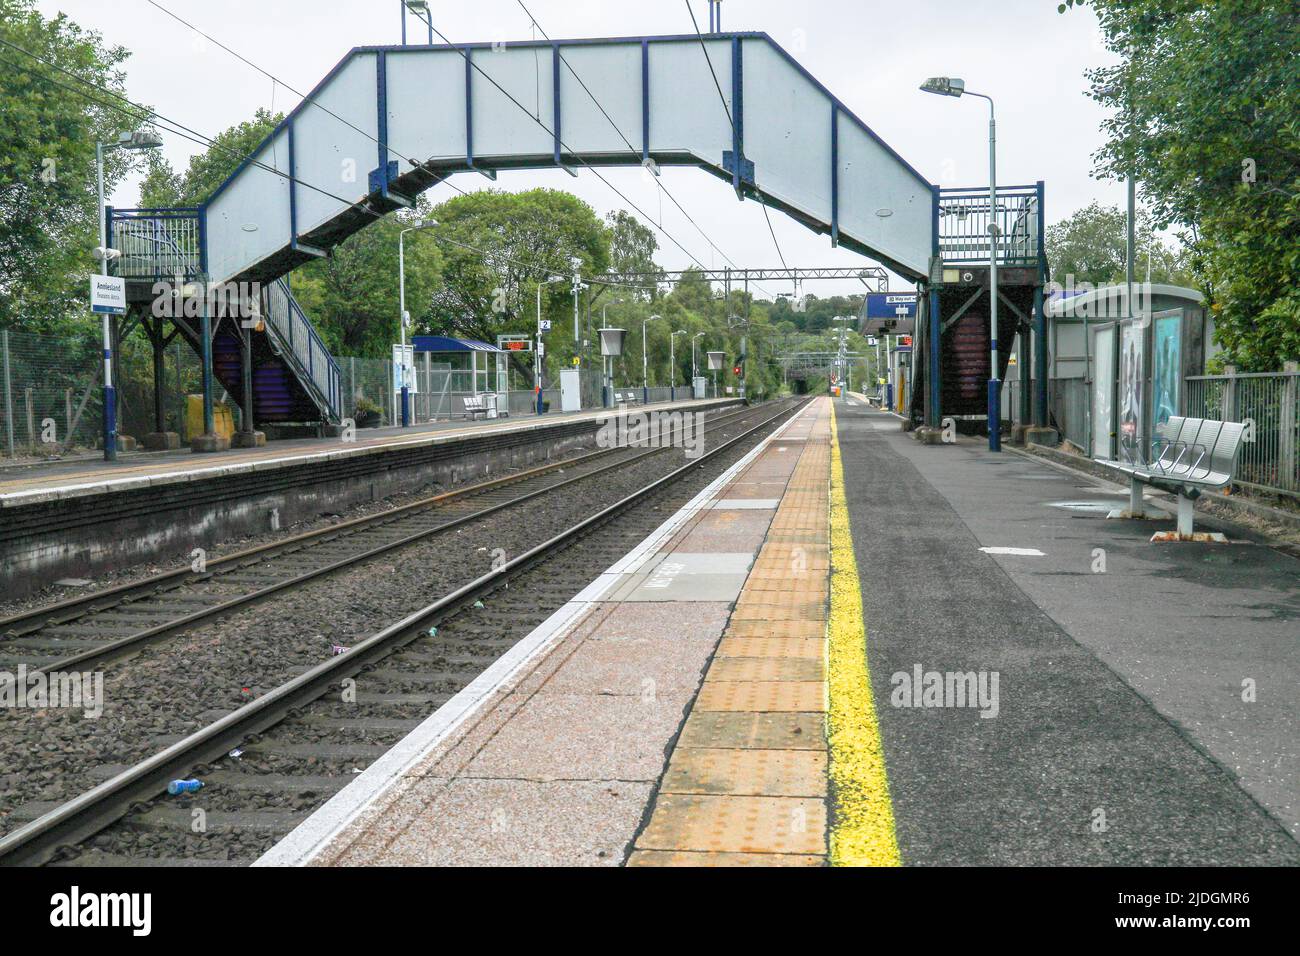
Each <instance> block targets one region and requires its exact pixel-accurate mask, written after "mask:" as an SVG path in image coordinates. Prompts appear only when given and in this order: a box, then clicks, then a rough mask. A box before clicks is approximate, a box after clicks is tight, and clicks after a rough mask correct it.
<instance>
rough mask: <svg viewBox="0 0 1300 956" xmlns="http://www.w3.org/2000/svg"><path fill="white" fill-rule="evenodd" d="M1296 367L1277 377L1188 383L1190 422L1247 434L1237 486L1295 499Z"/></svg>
mask: <svg viewBox="0 0 1300 956" xmlns="http://www.w3.org/2000/svg"><path fill="white" fill-rule="evenodd" d="M1297 391H1300V366H1297V364H1296V363H1295V362H1288V363H1287V366H1286V369H1285V370H1284V371H1282V372H1263V373H1248V374H1237V373H1236V372H1235V371H1234V370H1232V369H1231V368H1229V369H1228V370H1227V372H1226V374H1224V375H1195V376H1190V377H1188V379H1187V402H1186V405H1185V408H1186V413H1187V415H1188V416H1189V417H1191V418H1217V419H1219V420H1221V421H1228V422H1242V423H1243V424H1245V425H1246V426H1247V427H1246V433H1245V435H1244V436H1243V441H1242V446H1241V458H1240V460H1239V462H1238V465H1237V475H1236V479H1235V480H1237V481H1240V482H1241V483H1243V484H1248V485H1254V486H1256V487H1259V488H1262V489H1264V490H1266V491H1272V492H1282V493H1285V494H1289V495H1295V494H1300V460H1298V458H1297V453H1296V449H1297V447H1298V446H1300V403H1298V401H1297V398H1298V396H1297Z"/></svg>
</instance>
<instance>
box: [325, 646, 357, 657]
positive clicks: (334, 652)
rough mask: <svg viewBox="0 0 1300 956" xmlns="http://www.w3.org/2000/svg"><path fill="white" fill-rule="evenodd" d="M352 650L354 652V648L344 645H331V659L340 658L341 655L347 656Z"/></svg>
mask: <svg viewBox="0 0 1300 956" xmlns="http://www.w3.org/2000/svg"><path fill="white" fill-rule="evenodd" d="M350 650H352V648H350V647H344V646H343V645H342V644H331V645H330V656H331V657H338V656H339V655H341V654H346V653H347V652H348V651H350Z"/></svg>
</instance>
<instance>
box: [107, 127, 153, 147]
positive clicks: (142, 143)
mask: <svg viewBox="0 0 1300 956" xmlns="http://www.w3.org/2000/svg"><path fill="white" fill-rule="evenodd" d="M162 144H163V143H162V137H160V136H159V135H158V134H157V133H155V132H154V131H153V130H146V129H137V130H131V131H129V132H121V133H118V134H117V143H116V146H117V148H118V149H157V148H158V147H159V146H161V145H162Z"/></svg>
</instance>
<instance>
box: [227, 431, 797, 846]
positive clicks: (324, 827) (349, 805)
mask: <svg viewBox="0 0 1300 956" xmlns="http://www.w3.org/2000/svg"><path fill="white" fill-rule="evenodd" d="M810 407H811V406H810ZM807 411H808V409H807V408H805V409H803V410H801V411H800V412H799V414H797V415H794V416H793V417H791V418H790V419H789V420H787V421H786V422H785V423H784V424H782V425H781V427H780V428H778V429H777V430H776V431H774V432H773V433H772V434H771V435H768V436H767V437H766V438H764V439H763V440H762V441H761V442H759V443H758V444H757V445H755V446H754V447H753V448H752V449H751V450H750V451H749V452H748V453H747V454H746V455H745V456H744V457H743V458H741V459H740V460H739V461H737V462H736V463H735V464H733V465H732V466H731V467H730V468H728V469H727V470H726V471H724V472H723V473H722V474H721V475H719V476H718V477H717V478H715V479H714V480H713V481H712V482H710V483H709V485H708V486H707V487H705V488H704V489H703V490H702V491H700V493H699V494H697V495H696V496H695V497H694V498H692V499H691V500H690V501H689V502H688V503H687V504H685V505H684V506H683V507H682V508H681V509H680V510H678V511H677V512H676V513H675V514H673V515H672V516H671V517H669V518H668V519H667V520H666V521H665V522H664V523H663V524H661V525H660V526H659V527H658V528H656V529H655V530H654V531H652V532H651V533H650V534H649V535H648V536H647V537H646V538H645V539H644V540H642V541H641V543H640V544H638V545H637V546H636V547H635V548H633V549H632V551H630V552H629V553H628V554H627V555H626V556H624V557H623V558H620V559H619V561H618V562H616V563H615V564H614V565H613V566H611V567H610V569H609V570H607V571H605V572H604V573H603V574H601V575H599V576H598V577H597V579H596V580H595V581H593V582H592V584H590V585H588V586H587V587H586V588H584V589H583V590H582V591H581V592H579V594H578V596H577V597H575V598H574V599H573V600H571V601H569V602H568V603H567V604H565V605H564V606H562V607H561V608H559V610H557V611H556V612H555V613H554V614H552V615H551V616H550V617H548V618H547V619H546V620H545V621H543V622H542V623H541V624H539V625H538V626H537V627H536V628H534V629H533V630H532V632H531V633H529V634H528V636H527V637H525V638H523V639H522V640H521V641H520V642H519V643H518V644H516V645H515V646H514V647H512V648H511V649H510V650H508V651H506V653H505V654H503V655H502V656H501V657H500V658H498V659H497V660H496V661H495V662H493V663H492V664H491V665H490V666H489V667H488V668H487V669H486V670H484V671H483V673H481V674H479V676H478V677H476V678H474V680H472V681H471V682H470V683H469V684H468V685H466V686H465V687H464V688H463V689H462V690H461V691H460V692H459V693H457V694H456V695H455V696H454V697H452V698H451V700H449V701H447V702H446V703H445V704H443V705H442V706H441V707H439V708H438V709H437V710H435V711H434V712H433V713H432V714H430V715H429V716H428V717H427V718H426V719H425V720H424V722H423V723H421V724H420V725H419V726H418V727H416V728H415V729H414V730H412V731H411V732H410V733H409V734H407V735H406V736H405V737H403V738H402V739H401V740H400V741H398V742H397V744H396V745H394V746H393V748H392V749H391V750H389V751H388V752H387V753H385V754H384V755H383V756H382V757H380V758H379V759H378V760H376V761H375V762H374V763H372V764H371V765H370V766H369V767H367V768H366V769H365V770H364V771H363V772H362V773H361V774H359V775H358V776H357V778H356V779H355V780H353V781H352V782H351V783H349V784H348V785H347V786H345V787H344V788H343V789H342V790H340V791H339V792H338V793H336V794H334V796H332V797H331V798H330V799H329V800H328V801H326V803H324V804H323V805H322V806H321V807H320V808H319V809H318V810H316V812H315V813H313V814H312V815H311V816H309V817H308V818H307V819H306V820H304V821H303V822H302V823H300V824H298V826H297V827H295V828H294V829H293V830H292V831H290V832H289V833H288V834H287V835H286V836H285V837H284V839H282V840H281V841H280V842H279V843H277V844H276V845H275V846H273V847H271V849H269V850H267V851H266V853H264V854H262V856H261V857H259V858H258V859H257V860H256V861H255V862H254V863H253V866H258V867H263V866H285V867H288V866H308V865H309V864H310V863H311V862H312V860H314V859H315V858H316V857H317V856H319V855H320V854H321V853H322V852H323V851H324V850H325V849H326V847H328V846H329V845H330V844H331V843H332V842H333V841H334V839H335V838H336V837H337V836H338V835H339V834H341V833H343V832H344V831H345V830H346V829H347V827H348V826H350V825H351V824H352V823H354V822H355V821H356V820H358V819H359V818H360V817H361V815H362V814H364V813H365V812H366V811H367V810H368V809H370V807H372V806H373V805H374V804H375V803H376V802H377V801H378V800H379V799H381V798H382V797H383V796H384V794H385V793H387V792H388V791H389V790H390V789H392V787H394V786H396V784H397V782H398V781H399V780H401V779H402V777H403V775H404V774H405V773H406V771H408V770H409V769H411V768H412V767H413V766H415V764H416V763H418V762H419V761H420V760H422V759H423V758H424V756H425V755H426V754H427V753H429V751H431V750H432V749H433V748H434V747H436V746H438V745H439V744H440V743H442V741H444V740H445V739H446V738H447V737H449V736H450V735H451V734H452V733H453V732H454V731H455V730H456V729H457V728H458V727H460V725H461V724H463V723H464V722H465V721H466V720H468V719H469V718H470V717H471V716H472V715H473V714H474V713H475V712H476V711H477V710H478V709H479V708H480V707H481V706H482V704H483V703H484V702H485V701H487V700H488V699H490V698H491V697H492V696H493V694H494V693H495V692H496V691H497V690H498V689H499V688H501V687H502V686H504V685H505V684H506V683H508V682H509V681H510V679H511V678H512V677H513V676H514V675H515V674H517V673H518V672H519V671H520V670H522V669H523V668H524V667H525V666H527V665H528V664H529V663H531V662H532V661H533V660H534V659H536V658H538V657H540V656H541V654H542V652H543V651H545V650H547V649H549V648H550V647H551V646H552V645H554V644H555V643H558V642H559V640H560V639H561V638H562V637H564V636H565V635H566V634H567V633H568V632H569V631H570V630H571V629H572V628H573V627H574V625H576V624H577V623H578V622H579V621H580V620H581V619H582V617H583V616H584V615H585V613H586V612H587V611H588V610H589V609H590V608H591V606H592V604H594V603H595V602H596V601H598V600H599V598H600V597H601V596H603V595H604V594H606V593H608V592H609V591H610V590H611V589H612V588H613V587H614V586H615V585H616V584H618V583H620V582H621V581H622V580H623V579H624V577H625V576H626V575H627V574H628V573H630V571H631V570H635V568H630V569H629V570H626V571H617V570H615V569H616V568H618V567H619V566H620V565H626V564H627V562H628V559H629V558H631V557H633V556H634V555H638V556H639V557H640V559H641V560H640V562H638V564H637V565H636V566H637V567H639V566H640V564H642V563H644V561H645V560H648V559H649V557H651V556H652V555H653V554H654V553H655V551H657V549H658V546H659V544H660V543H662V542H663V541H665V540H667V539H668V538H670V537H672V535H674V534H675V533H676V532H677V530H678V529H679V528H680V527H681V526H682V525H683V524H684V523H685V522H686V521H687V520H689V519H690V518H691V517H692V516H693V515H695V514H696V513H697V512H699V511H701V510H704V506H705V504H706V503H707V502H710V501H711V500H712V498H713V497H714V496H716V494H717V493H718V491H719V490H721V489H722V488H723V487H724V486H725V485H727V484H729V483H730V482H731V481H732V479H734V478H735V477H736V475H738V474H740V472H742V471H743V470H744V469H745V468H747V467H749V465H750V463H751V462H752V461H753V460H754V459H755V458H757V457H758V455H759V454H760V453H761V452H762V451H763V450H764V449H765V448H767V446H768V445H769V444H771V443H772V442H773V441H775V440H776V439H777V438H779V437H780V436H781V435H782V434H783V433H784V432H785V431H786V429H788V428H789V427H790V426H791V425H792V424H794V423H795V422H796V421H798V420H799V419H800V418H802V417H803V416H804V415H805V414H806V413H807ZM602 580H603V582H604V586H603V587H599V588H597V587H596V586H597V585H599V584H600V583H601V582H602ZM578 598H582V600H578Z"/></svg>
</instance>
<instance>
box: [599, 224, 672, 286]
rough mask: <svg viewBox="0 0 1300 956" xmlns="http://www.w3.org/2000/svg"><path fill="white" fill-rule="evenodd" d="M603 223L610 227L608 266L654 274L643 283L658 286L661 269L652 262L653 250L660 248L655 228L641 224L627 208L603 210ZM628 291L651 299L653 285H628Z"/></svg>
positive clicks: (623, 270) (653, 259)
mask: <svg viewBox="0 0 1300 956" xmlns="http://www.w3.org/2000/svg"><path fill="white" fill-rule="evenodd" d="M605 223H606V226H607V228H608V229H609V267H610V269H612V270H613V271H614V272H648V273H652V274H654V275H655V278H653V279H647V280H645V283H646V285H652V286H657V285H658V283H659V281H660V280H661V278H662V275H663V270H662V269H661V268H659V266H658V265H656V264H655V253H656V252H658V251H659V240H658V239H657V238H655V233H654V230H653V229H651V228H650V227H649V226H643V225H642V224H641V223H640V222H638V221H637V218H636V217H635V216H634V215H632V214H631V213H630V212H628V211H627V210H626V209H619V210H617V211H615V212H611V213H608V214H606V216H605ZM627 292H628V294H629V295H633V296H636V297H637V298H640V299H652V298H654V296H655V290H653V289H645V290H638V289H629V290H627Z"/></svg>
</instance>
